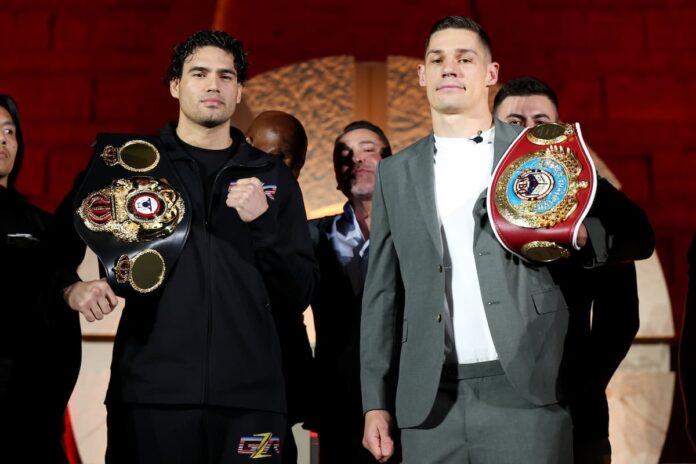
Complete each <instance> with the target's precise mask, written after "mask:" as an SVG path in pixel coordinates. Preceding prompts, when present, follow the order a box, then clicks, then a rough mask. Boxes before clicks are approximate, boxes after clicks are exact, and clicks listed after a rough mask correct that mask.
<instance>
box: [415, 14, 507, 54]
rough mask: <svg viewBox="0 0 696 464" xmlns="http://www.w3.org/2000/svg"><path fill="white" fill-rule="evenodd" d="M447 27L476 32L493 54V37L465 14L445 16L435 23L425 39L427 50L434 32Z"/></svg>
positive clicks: (484, 45) (487, 49)
mask: <svg viewBox="0 0 696 464" xmlns="http://www.w3.org/2000/svg"><path fill="white" fill-rule="evenodd" d="M445 29H466V30H468V31H472V32H475V33H476V35H478V36H479V39H480V40H481V43H482V44H483V47H484V48H485V49H486V51H488V54H489V55H491V56H493V47H492V46H491V38H490V36H489V35H488V32H486V30H485V29H484V28H483V27H482V26H481V25H480V24H479V23H477V22H476V21H474V20H473V19H471V18H467V17H465V16H445V17H444V18H442V19H441V20H439V21H438V22H436V23H435V24H433V27H432V28H431V29H430V34H428V40H426V41H425V51H426V52H427V51H428V47H429V46H430V39H431V38H432V37H433V34H435V33H436V32H439V31H443V30H445Z"/></svg>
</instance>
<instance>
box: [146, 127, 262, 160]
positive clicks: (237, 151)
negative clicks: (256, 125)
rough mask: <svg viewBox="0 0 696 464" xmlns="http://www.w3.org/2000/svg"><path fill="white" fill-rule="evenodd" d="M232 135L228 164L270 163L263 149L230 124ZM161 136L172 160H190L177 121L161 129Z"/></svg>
mask: <svg viewBox="0 0 696 464" xmlns="http://www.w3.org/2000/svg"><path fill="white" fill-rule="evenodd" d="M230 137H232V147H231V148H230V149H231V150H232V157H231V158H230V160H229V161H228V162H227V163H226V164H225V167H227V166H237V167H252V168H253V167H261V166H265V165H267V164H268V162H269V160H268V159H267V158H266V157H267V155H265V154H264V153H263V152H262V151H261V150H258V149H256V148H254V147H252V146H251V145H249V144H248V143H247V141H246V137H245V136H244V134H243V133H242V131H240V130H239V129H237V128H236V127H233V126H230ZM160 138H161V139H162V143H163V144H164V148H166V150H167V151H168V152H169V154H170V158H171V159H172V160H190V159H191V157H190V156H189V155H187V154H186V152H185V151H184V149H183V147H182V146H181V143H179V138H178V137H177V135H176V122H175V121H171V122H169V123H168V124H167V125H166V126H164V127H163V128H162V129H161V130H160Z"/></svg>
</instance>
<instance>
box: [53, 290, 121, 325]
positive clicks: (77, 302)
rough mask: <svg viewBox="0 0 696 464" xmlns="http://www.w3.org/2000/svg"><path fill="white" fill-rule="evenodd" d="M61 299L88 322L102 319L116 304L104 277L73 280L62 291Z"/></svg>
mask: <svg viewBox="0 0 696 464" xmlns="http://www.w3.org/2000/svg"><path fill="white" fill-rule="evenodd" d="M63 299H64V300H65V302H66V303H67V304H68V306H70V307H71V308H72V309H74V310H75V311H79V312H81V313H82V315H83V316H85V319H87V320H88V321H89V322H94V320H95V319H99V320H101V319H104V316H105V315H107V314H109V313H110V312H111V311H113V310H114V308H115V307H116V305H117V304H118V299H117V298H116V294H115V293H114V291H113V290H112V289H111V287H110V286H109V284H108V283H106V280H105V279H100V280H90V281H88V282H82V281H80V282H75V283H74V284H72V285H71V286H69V287H67V288H66V289H65V290H64V291H63Z"/></svg>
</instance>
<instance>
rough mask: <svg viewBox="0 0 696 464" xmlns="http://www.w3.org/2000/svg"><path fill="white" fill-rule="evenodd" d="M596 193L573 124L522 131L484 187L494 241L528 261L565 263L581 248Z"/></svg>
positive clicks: (593, 175) (589, 161)
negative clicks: (580, 233)
mask: <svg viewBox="0 0 696 464" xmlns="http://www.w3.org/2000/svg"><path fill="white" fill-rule="evenodd" d="M596 188H597V175H596V172H595V167H594V163H593V162H592V158H590V155H589V151H588V150H587V146H586V145H585V142H584V140H583V139H582V133H581V131H580V125H579V124H578V123H575V124H574V125H571V124H542V125H539V126H536V127H533V128H530V129H526V130H525V131H523V132H522V133H521V134H520V135H519V136H518V137H517V139H516V140H515V141H514V142H513V143H512V145H510V147H509V148H508V150H507V151H506V152H505V154H504V155H503V157H502V158H501V159H500V161H499V162H498V165H497V166H496V168H495V171H494V172H493V178H492V179H491V184H490V186H489V188H488V197H487V205H488V211H489V217H490V220H491V224H492V226H493V231H494V233H495V236H496V238H497V239H498V241H499V242H500V243H501V244H502V245H503V247H504V248H505V249H507V250H508V251H510V252H512V253H514V254H516V255H519V256H521V257H522V258H524V259H526V260H529V261H536V262H550V261H554V260H556V259H559V258H567V257H568V256H570V249H571V248H574V249H576V250H579V249H580V247H579V246H578V244H577V238H578V231H579V229H580V226H581V224H582V221H583V219H584V218H585V216H586V215H587V213H588V211H589V209H590V206H592V202H593V201H594V196H595V190H596Z"/></svg>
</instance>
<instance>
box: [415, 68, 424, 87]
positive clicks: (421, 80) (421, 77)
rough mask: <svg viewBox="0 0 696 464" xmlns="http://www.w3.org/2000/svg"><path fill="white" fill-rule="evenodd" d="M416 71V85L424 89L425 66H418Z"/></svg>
mask: <svg viewBox="0 0 696 464" xmlns="http://www.w3.org/2000/svg"><path fill="white" fill-rule="evenodd" d="M416 69H417V71H418V85H420V86H421V87H425V65H424V64H419V65H418V68H416Z"/></svg>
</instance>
